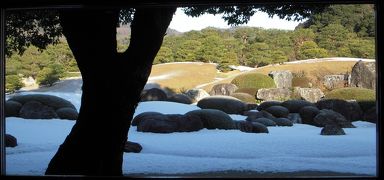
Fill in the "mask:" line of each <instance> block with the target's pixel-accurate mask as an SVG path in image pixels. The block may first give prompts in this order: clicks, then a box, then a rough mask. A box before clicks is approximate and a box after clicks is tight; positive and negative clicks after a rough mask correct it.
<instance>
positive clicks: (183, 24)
mask: <svg viewBox="0 0 384 180" xmlns="http://www.w3.org/2000/svg"><path fill="white" fill-rule="evenodd" d="M299 23H300V22H297V21H287V20H283V19H280V18H278V17H276V16H275V17H273V18H269V17H268V15H267V14H266V13H263V12H257V13H256V14H255V15H253V16H252V17H251V19H250V21H249V22H248V24H244V25H242V26H252V27H262V28H265V29H271V28H273V29H284V30H294V29H295V27H296V26H297V25H298V24H299ZM209 26H210V27H217V28H229V27H230V26H228V25H227V23H226V22H225V21H224V20H223V19H222V18H221V16H220V15H216V16H214V15H211V14H204V15H202V16H200V17H198V18H192V17H188V16H187V15H185V14H184V12H183V11H182V9H180V8H179V9H177V11H176V14H175V15H174V16H173V20H172V22H171V24H170V26H169V27H170V28H172V29H175V30H177V31H180V32H187V31H191V30H201V29H204V28H206V27H209Z"/></svg>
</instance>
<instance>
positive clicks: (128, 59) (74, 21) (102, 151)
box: [45, 7, 176, 176]
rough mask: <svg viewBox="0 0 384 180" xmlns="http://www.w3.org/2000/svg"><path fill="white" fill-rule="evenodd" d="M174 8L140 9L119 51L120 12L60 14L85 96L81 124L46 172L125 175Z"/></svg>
mask: <svg viewBox="0 0 384 180" xmlns="http://www.w3.org/2000/svg"><path fill="white" fill-rule="evenodd" d="M175 10H176V8H173V7H172V8H136V12H135V15H134V19H133V21H132V23H131V40H130V45H129V48H128V49H127V50H126V51H125V52H124V53H118V52H117V49H116V46H117V42H116V26H117V23H118V18H119V11H118V10H116V9H111V10H105V9H104V10H102V9H71V10H63V11H61V12H60V20H61V25H62V27H63V33H64V35H65V37H66V38H67V41H68V44H69V47H70V48H71V50H72V52H73V54H74V56H75V58H76V61H77V64H78V67H79V69H80V71H81V74H82V78H83V86H82V90H83V94H82V97H81V108H80V110H79V117H78V119H77V121H76V124H75V125H74V127H73V128H72V130H71V132H70V134H69V135H68V136H67V137H66V139H65V141H64V142H63V144H62V145H61V146H60V147H59V149H58V151H57V152H56V154H55V155H54V157H53V158H52V159H51V161H50V163H49V165H48V168H47V170H46V172H45V173H46V174H47V175H92V176H95V175H96V176H103V175H106V176H121V175H122V162H123V147H124V144H125V142H126V140H127V135H128V130H129V127H130V123H131V120H132V117H133V114H134V112H135V109H136V106H137V104H138V102H139V101H140V93H141V91H142V90H143V88H144V85H145V83H146V82H147V79H148V76H149V74H150V71H151V67H152V62H153V60H154V58H155V56H156V54H157V52H158V50H159V48H160V46H161V44H162V41H163V37H164V35H165V32H166V30H167V28H168V25H169V23H170V21H171V19H172V16H173V14H174V12H175ZM133 164H134V162H132V165H133Z"/></svg>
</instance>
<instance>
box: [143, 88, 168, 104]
mask: <svg viewBox="0 0 384 180" xmlns="http://www.w3.org/2000/svg"><path fill="white" fill-rule="evenodd" d="M165 100H167V94H166V93H165V92H164V91H163V90H161V89H159V88H152V89H148V90H143V91H142V93H141V101H142V102H143V101H165Z"/></svg>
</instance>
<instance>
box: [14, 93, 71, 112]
mask: <svg viewBox="0 0 384 180" xmlns="http://www.w3.org/2000/svg"><path fill="white" fill-rule="evenodd" d="M8 101H17V102H19V103H21V104H23V105H24V104H25V103H26V102H29V101H37V102H40V103H41V104H43V105H46V106H49V107H52V108H53V109H54V110H57V109H59V108H63V107H68V108H72V109H75V110H76V107H75V106H74V105H73V104H72V103H71V102H69V101H67V100H65V99H63V98H60V97H57V96H52V95H46V94H28V95H20V96H13V97H12V98H10V99H9V100H8Z"/></svg>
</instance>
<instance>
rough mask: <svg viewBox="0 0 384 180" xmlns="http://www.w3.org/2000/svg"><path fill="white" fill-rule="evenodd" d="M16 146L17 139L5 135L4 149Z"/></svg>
mask: <svg viewBox="0 0 384 180" xmlns="http://www.w3.org/2000/svg"><path fill="white" fill-rule="evenodd" d="M16 146H17V139H16V138H15V137H14V136H12V135H10V134H5V147H16Z"/></svg>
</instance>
